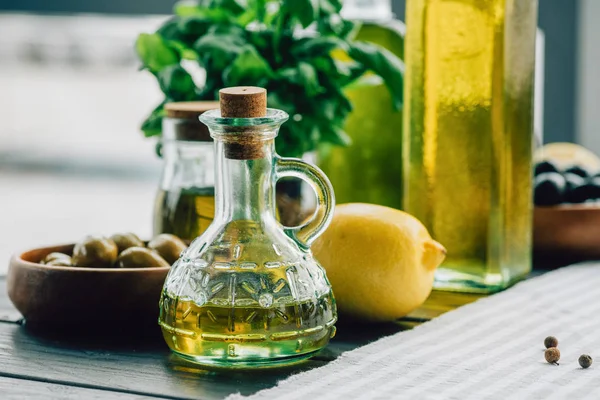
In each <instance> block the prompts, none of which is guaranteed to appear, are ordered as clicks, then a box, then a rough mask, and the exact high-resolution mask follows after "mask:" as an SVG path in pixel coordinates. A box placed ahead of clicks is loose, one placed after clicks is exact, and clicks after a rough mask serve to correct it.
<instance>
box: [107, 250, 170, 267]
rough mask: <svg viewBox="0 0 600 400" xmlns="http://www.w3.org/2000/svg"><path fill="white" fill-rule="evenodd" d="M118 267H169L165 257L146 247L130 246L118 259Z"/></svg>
mask: <svg viewBox="0 0 600 400" xmlns="http://www.w3.org/2000/svg"><path fill="white" fill-rule="evenodd" d="M116 265H117V267H118V268H158V267H168V266H169V263H167V262H166V261H165V260H164V258H162V257H161V256H159V255H158V254H156V253H155V252H153V251H152V250H148V249H147V248H145V247H130V248H128V249H127V250H125V251H123V252H122V253H121V255H120V256H119V258H118V259H117V264H116Z"/></svg>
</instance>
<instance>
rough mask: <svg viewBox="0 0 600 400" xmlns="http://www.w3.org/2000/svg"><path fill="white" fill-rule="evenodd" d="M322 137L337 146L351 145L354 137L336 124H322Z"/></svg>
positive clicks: (324, 140)
mask: <svg viewBox="0 0 600 400" xmlns="http://www.w3.org/2000/svg"><path fill="white" fill-rule="evenodd" d="M320 132H321V139H322V140H323V142H326V143H331V144H334V145H336V146H349V145H350V144H352V139H351V138H350V136H348V134H347V133H346V132H345V131H344V130H343V129H342V128H341V127H339V126H337V125H335V124H327V125H321V129H320Z"/></svg>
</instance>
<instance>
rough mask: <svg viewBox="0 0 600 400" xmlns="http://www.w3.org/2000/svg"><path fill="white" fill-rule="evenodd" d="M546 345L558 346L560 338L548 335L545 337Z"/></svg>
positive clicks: (547, 346)
mask: <svg viewBox="0 0 600 400" xmlns="http://www.w3.org/2000/svg"><path fill="white" fill-rule="evenodd" d="M544 346H546V348H547V349H549V348H550V347H558V339H557V338H555V337H554V336H548V337H547V338H546V339H544Z"/></svg>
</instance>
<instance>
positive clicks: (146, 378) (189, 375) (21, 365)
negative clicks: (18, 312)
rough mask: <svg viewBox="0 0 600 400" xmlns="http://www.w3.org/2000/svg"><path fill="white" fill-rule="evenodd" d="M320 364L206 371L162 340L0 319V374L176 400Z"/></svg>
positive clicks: (273, 379) (252, 388) (245, 388)
mask: <svg viewBox="0 0 600 400" xmlns="http://www.w3.org/2000/svg"><path fill="white" fill-rule="evenodd" d="M123 334H124V335H126V334H127V333H125V332H124V333H123ZM324 364H325V362H323V361H308V362H305V363H303V364H300V365H298V366H295V367H288V368H286V369H274V370H260V371H255V372H254V371H251V372H216V371H207V370H202V369H198V368H196V367H194V366H191V365H189V364H187V365H186V364H185V363H182V362H180V361H178V360H177V359H175V358H174V357H173V356H171V355H170V353H169V351H168V349H167V348H166V346H165V345H164V343H152V342H148V341H147V340H144V341H142V343H141V344H138V345H136V344H135V343H133V344H132V343H131V342H129V341H128V340H123V341H121V342H120V341H119V339H118V338H115V339H114V341H113V342H112V343H110V344H109V343H104V344H99V343H98V342H94V343H89V344H86V343H85V341H82V340H77V341H75V340H73V341H71V342H68V341H66V340H64V339H56V338H47V337H43V338H42V337H39V336H37V335H34V334H32V333H31V332H29V331H28V330H27V329H25V328H24V327H22V326H19V325H17V324H9V323H0V365H1V366H2V368H0V376H7V377H12V378H20V379H30V380H36V381H45V382H51V383H54V384H63V385H74V386H83V387H87V388H92V389H105V390H106V389H108V390H115V391H120V392H124V393H130V394H143V395H155V396H163V397H166V398H177V399H222V398H223V397H226V396H227V395H229V394H231V393H236V392H240V393H242V394H245V395H248V394H251V393H254V392H256V391H258V390H261V389H265V388H269V387H272V386H274V385H275V384H276V383H277V381H279V380H280V379H283V378H286V377H287V376H289V375H291V374H293V373H297V372H300V371H304V370H308V369H311V368H315V367H318V366H321V365H324Z"/></svg>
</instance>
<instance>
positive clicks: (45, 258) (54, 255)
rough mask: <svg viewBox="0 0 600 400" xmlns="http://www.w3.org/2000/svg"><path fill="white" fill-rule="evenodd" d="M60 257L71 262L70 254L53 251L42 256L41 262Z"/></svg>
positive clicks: (59, 258) (45, 262) (44, 262)
mask: <svg viewBox="0 0 600 400" xmlns="http://www.w3.org/2000/svg"><path fill="white" fill-rule="evenodd" d="M61 259H66V260H68V261H69V263H70V262H71V256H69V255H67V254H65V253H58V252H54V253H50V254H48V255H47V256H46V257H44V259H43V260H42V264H48V263H49V262H50V261H55V260H61Z"/></svg>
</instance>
